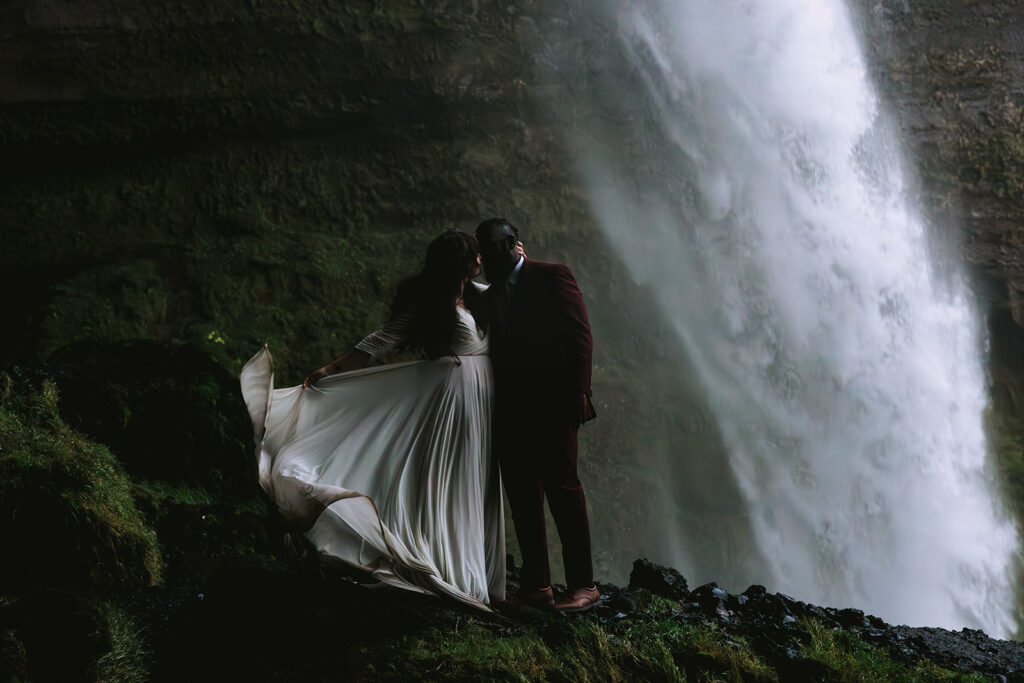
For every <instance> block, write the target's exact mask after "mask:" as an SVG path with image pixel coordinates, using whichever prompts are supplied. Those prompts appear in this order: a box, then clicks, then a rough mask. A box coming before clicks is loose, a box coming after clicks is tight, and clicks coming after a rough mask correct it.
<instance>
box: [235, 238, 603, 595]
mask: <svg viewBox="0 0 1024 683" xmlns="http://www.w3.org/2000/svg"><path fill="white" fill-rule="evenodd" d="M481 266H482V268H483V270H484V273H485V275H486V278H487V280H488V281H489V283H490V284H489V286H485V285H480V284H477V283H476V282H474V278H476V277H477V276H479V275H480V271H481ZM400 349H406V350H411V351H414V352H417V353H419V354H421V355H422V356H424V357H425V358H426V359H427V360H422V361H414V362H408V363H392V364H388V365H379V366H374V367H365V366H366V365H367V364H368V363H369V362H370V361H371V360H374V359H378V358H380V357H382V356H384V355H385V354H387V353H389V352H391V351H393V350H400ZM591 350H592V341H591V334H590V325H589V323H588V320H587V312H586V308H585V306H584V304H583V297H582V295H581V294H580V291H579V288H578V287H577V284H576V281H575V280H574V278H573V276H572V273H571V272H570V271H569V269H568V268H567V267H565V266H563V265H560V264H553V263H541V262H539V261H532V260H528V259H526V258H525V256H524V254H523V251H522V245H521V243H520V242H519V234H518V230H517V229H516V228H515V227H514V226H513V225H512V224H511V223H509V222H508V221H507V220H505V219H503V218H492V219H489V220H486V221H484V222H483V223H481V224H480V225H479V226H478V227H477V230H476V235H475V236H473V235H469V234H466V233H462V232H457V231H449V232H446V233H445V234H443V235H441V236H440V237H438V238H437V239H435V240H434V241H433V242H431V243H430V245H429V247H428V249H427V255H426V260H425V263H424V267H423V270H422V271H421V272H420V273H419V274H417V275H415V276H413V277H411V278H408V279H407V280H405V281H403V282H402V283H401V284H400V285H399V288H398V293H397V294H396V296H395V299H394V303H393V304H392V310H391V316H390V318H389V319H388V322H387V323H386V324H385V325H384V327H383V328H381V329H380V330H377V331H376V332H374V333H372V334H370V335H369V336H367V337H366V338H364V339H363V340H362V341H361V342H359V343H358V344H357V345H356V347H355V348H354V349H352V350H351V351H349V352H348V353H346V354H345V355H343V356H342V357H340V358H338V359H337V360H335V361H333V362H332V363H329V364H328V365H326V366H324V367H323V368H320V369H319V370H316V371H314V372H313V373H310V375H309V377H307V378H306V381H305V382H304V383H303V384H302V385H301V386H297V387H290V388H287V389H273V363H272V360H271V357H270V353H269V351H268V350H267V349H266V347H264V349H263V350H261V351H260V352H259V353H257V354H256V356H254V357H253V358H252V359H251V360H250V361H249V362H248V363H247V364H246V365H245V367H244V368H243V369H242V374H241V382H242V393H243V396H244V397H245V402H246V405H247V407H248V409H249V412H250V415H251V416H252V419H253V425H254V428H255V431H256V441H257V451H258V458H259V479H260V484H261V485H262V486H263V488H264V489H265V490H266V491H267V493H268V494H269V495H270V497H271V499H272V500H273V501H274V502H275V503H276V504H277V506H278V509H279V510H280V511H281V513H282V515H283V516H284V518H285V519H286V520H287V521H288V522H289V523H290V524H291V525H292V526H293V528H294V529H295V530H297V531H301V532H303V533H304V535H305V537H306V539H307V540H308V541H309V542H310V543H311V544H312V545H313V546H315V547H316V548H317V550H318V551H319V553H320V555H321V558H322V559H323V560H324V561H326V562H337V563H340V564H342V565H344V566H346V567H349V568H356V569H359V570H362V571H364V572H366V573H369V574H370V575H372V577H373V578H375V579H377V580H378V581H380V582H381V583H382V584H390V585H393V586H398V587H401V588H405V589H409V590H415V591H421V592H426V593H434V594H438V595H443V596H448V597H451V598H454V599H456V600H459V601H461V602H464V603H467V604H470V605H473V606H476V607H481V608H486V606H487V605H490V604H493V603H503V602H504V601H505V538H504V512H503V510H504V508H503V504H502V500H501V490H502V487H501V484H502V483H504V490H505V493H506V495H507V496H508V501H509V507H510V509H511V511H512V517H513V522H514V525H515V530H516V536H517V538H518V540H519V546H520V550H521V552H522V556H523V557H522V560H523V566H522V571H521V573H520V586H521V588H520V590H519V592H518V593H517V594H516V595H515V596H512V597H511V601H512V602H515V603H520V604H528V605H531V606H536V607H550V606H554V608H555V609H558V610H561V611H566V612H572V611H583V610H586V609H589V608H591V607H593V606H595V605H597V604H599V603H600V593H599V591H598V590H597V589H596V587H595V586H594V579H593V567H592V559H591V550H590V530H589V525H588V522H587V513H586V504H585V500H584V496H583V487H582V485H581V484H580V481H579V478H578V477H577V470H576V453H577V443H576V436H577V430H578V428H579V427H580V425H582V424H583V423H584V422H586V421H587V420H589V419H591V418H592V417H594V414H595V413H594V409H593V406H592V403H591V398H590V397H591V390H590V374H591ZM545 497H546V498H547V501H548V505H549V506H550V508H551V514H552V516H553V517H554V519H555V523H556V525H557V527H558V534H559V537H560V539H561V541H562V552H563V559H564V562H565V571H566V583H567V585H568V588H569V592H568V594H567V595H565V596H562V599H560V600H559V601H558V602H557V603H556V602H555V596H554V595H553V593H552V590H551V578H550V573H549V567H548V551H547V537H546V530H545V522H544V498H545Z"/></svg>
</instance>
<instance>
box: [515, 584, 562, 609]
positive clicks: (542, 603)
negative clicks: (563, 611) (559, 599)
mask: <svg viewBox="0 0 1024 683" xmlns="http://www.w3.org/2000/svg"><path fill="white" fill-rule="evenodd" d="M509 602H511V603H512V604H513V605H525V606H526V607H536V608H538V609H540V608H544V607H551V606H552V605H553V604H555V593H554V591H552V590H551V586H548V587H547V588H531V589H526V588H520V589H519V590H518V591H517V592H516V594H515V595H513V596H512V599H511V600H510V601H509Z"/></svg>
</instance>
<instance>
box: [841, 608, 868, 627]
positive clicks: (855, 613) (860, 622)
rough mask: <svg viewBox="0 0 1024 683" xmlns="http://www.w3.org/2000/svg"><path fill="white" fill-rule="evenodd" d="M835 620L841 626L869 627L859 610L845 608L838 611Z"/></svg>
mask: <svg viewBox="0 0 1024 683" xmlns="http://www.w3.org/2000/svg"><path fill="white" fill-rule="evenodd" d="M836 619H837V621H839V623H840V624H842V625H843V626H864V627H866V626H869V624H868V620H867V619H866V618H865V617H864V612H862V611H861V610H859V609H852V608H847V609H842V610H839V612H838V614H837V615H836Z"/></svg>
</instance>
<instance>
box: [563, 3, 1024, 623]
mask: <svg viewBox="0 0 1024 683" xmlns="http://www.w3.org/2000/svg"><path fill="white" fill-rule="evenodd" d="M589 11H597V10H596V9H592V10H589ZM605 11H606V14H604V15H603V18H602V19H601V21H603V22H604V25H605V26H606V27H609V26H610V27H611V28H610V29H609V33H610V34H614V38H615V40H616V41H617V43H616V44H617V46H618V47H617V48H616V49H615V50H611V51H610V53H605V54H599V53H598V52H597V51H595V52H593V53H591V54H590V55H589V56H585V57H584V58H583V62H585V63H584V64H583V65H582V66H581V65H579V64H577V65H576V66H575V67H572V68H576V69H578V70H579V77H578V79H577V80H578V84H577V86H576V87H575V90H574V93H575V95H574V97H575V98H576V101H575V102H573V107H574V108H575V110H576V111H577V112H578V125H576V127H575V137H574V139H573V141H572V142H573V144H574V145H575V147H574V148H575V149H576V151H577V154H578V157H579V158H580V159H581V164H580V172H581V173H582V174H583V177H584V179H585V181H586V184H587V186H588V191H589V195H590V197H592V202H593V208H594V213H595V215H596V216H597V217H598V219H599V221H600V223H601V227H602V230H603V232H604V234H605V236H606V238H607V240H608V241H609V243H610V245H611V246H612V248H613V249H614V250H615V251H616V252H617V253H618V254H619V255H620V256H621V258H622V259H623V260H624V261H625V262H626V264H627V265H628V267H629V269H630V271H631V272H632V274H633V275H634V277H635V278H636V279H637V280H638V281H640V282H647V283H650V284H651V285H652V286H653V288H654V291H655V292H656V296H657V298H658V304H659V307H660V309H661V310H662V312H663V314H664V316H665V317H666V319H667V320H668V321H670V324H671V325H672V326H673V328H674V331H675V333H676V335H677V336H678V340H679V343H680V345H681V346H682V348H683V350H684V352H685V354H686V356H687V357H688V358H689V359H690V361H691V362H692V365H693V366H694V368H695V369H696V371H697V374H698V376H699V383H700V385H701V389H702V391H703V392H704V393H705V395H706V396H705V400H706V402H707V404H708V405H709V406H710V409H711V411H712V413H713V416H714V420H715V422H716V423H717V427H718V429H719V430H720V431H721V434H722V438H723V440H724V442H725V450H726V452H727V454H728V456H727V457H728V459H729V465H730V466H731V469H732V472H733V473H734V475H735V478H736V480H737V483H738V486H739V490H740V491H741V493H742V496H743V498H744V500H745V504H746V506H747V507H748V509H749V515H750V523H751V525H752V527H753V532H754V536H755V538H756V542H757V545H758V550H759V551H760V553H761V555H762V556H763V558H765V561H766V562H767V567H763V566H756V567H754V566H751V567H750V574H751V575H750V576H749V577H748V580H749V581H750V582H757V583H764V584H766V585H768V587H769V589H770V590H778V591H782V592H786V593H789V594H792V595H794V596H795V597H797V598H799V599H803V600H807V601H811V602H816V603H819V604H825V605H833V606H839V607H845V606H854V607H859V608H862V609H864V610H866V611H868V612H871V613H874V614H877V615H879V616H881V617H883V618H884V619H886V620H887V621H892V622H897V623H909V624H912V625H933V626H945V627H954V628H959V627H962V626H971V627H981V628H984V629H985V630H986V631H987V632H988V633H989V634H990V635H994V636H1003V637H1005V636H1007V635H1008V634H1011V633H1012V632H1013V631H1014V630H1015V627H1016V625H1015V623H1014V616H1013V614H1014V612H1013V604H1014V598H1013V593H1012V588H1011V571H1012V570H1011V564H1012V561H1013V557H1014V555H1015V553H1016V552H1017V549H1018V547H1019V542H1018V538H1017V534H1016V531H1015V528H1014V526H1013V524H1012V523H1011V522H1010V521H1008V520H1007V519H1006V518H1005V517H1004V516H1003V515H1002V513H1001V512H1000V508H999V506H998V504H997V503H996V494H995V493H994V492H993V490H992V489H991V485H990V482H989V478H988V475H987V471H986V458H987V455H986V443H985V436H984V432H983V426H982V414H983V410H984V408H985V403H986V396H985V385H984V373H983V370H982V367H983V358H982V349H981V342H980V335H979V324H978V320H977V317H976V313H975V312H974V310H973V309H972V302H971V299H970V296H969V292H968V290H967V288H966V286H965V284H964V282H963V280H962V276H961V275H959V274H957V273H955V272H954V273H946V272H943V273H939V272H937V266H936V265H934V263H933V261H934V259H933V258H932V257H931V256H930V252H929V247H928V235H927V226H926V224H925V222H924V220H923V219H922V217H921V216H920V215H918V213H917V211H916V210H915V207H914V204H913V197H912V196H911V195H912V193H910V192H909V191H908V182H907V180H906V179H905V173H904V169H903V168H902V167H901V160H900V156H899V151H898V145H897V141H896V140H895V138H894V135H893V133H892V132H891V131H890V130H889V129H888V128H887V126H886V125H885V122H884V117H882V116H881V115H880V107H879V103H878V100H877V97H876V95H875V94H874V93H873V90H872V87H871V84H870V83H869V81H868V78H867V74H866V69H865V65H864V63H863V58H862V56H861V54H860V51H859V47H858V45H857V38H856V34H855V32H854V31H853V29H852V27H851V24H850V21H849V18H848V16H847V13H846V10H845V8H844V7H843V6H842V5H841V4H840V3H839V2H838V1H837V0H814V1H804V0H799V1H798V0H760V1H752V0H751V1H739V0H687V2H675V1H673V0H662V1H661V2H655V1H650V2H646V1H645V2H634V3H621V4H620V6H618V7H615V8H608V9H607V10H605ZM610 54H611V55H617V56H618V58H620V62H619V63H616V64H614V65H613V64H610V63H609V62H608V60H609V59H612V58H613V57H610V56H609V55H610ZM587 60H590V62H589V63H586V62H587ZM602 60H603V63H602ZM566 68H567V69H569V68H570V67H566ZM615 70H617V72H618V73H619V74H620V75H621V74H624V76H622V77H621V78H620V79H619V80H618V81H616V82H612V81H611V80H610V79H611V76H606V75H604V74H606V73H609V74H610V73H611V71H615ZM625 82H628V83H629V85H628V87H624V86H622V83H625ZM685 542H686V539H683V544H684V545H685ZM736 560H737V562H738V563H742V561H743V558H736ZM699 561H700V559H699V558H694V557H687V558H685V559H680V563H681V568H683V569H684V571H685V570H686V569H687V567H688V566H692V564H693V563H694V562H698V563H699ZM765 571H767V575H764V572H765ZM743 587H744V586H730V587H729V588H731V589H732V588H740V589H742V588H743Z"/></svg>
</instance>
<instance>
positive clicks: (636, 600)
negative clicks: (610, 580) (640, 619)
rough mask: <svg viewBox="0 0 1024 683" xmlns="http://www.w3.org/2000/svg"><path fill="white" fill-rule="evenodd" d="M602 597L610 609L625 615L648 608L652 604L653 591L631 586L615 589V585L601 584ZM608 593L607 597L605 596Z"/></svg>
mask: <svg viewBox="0 0 1024 683" xmlns="http://www.w3.org/2000/svg"><path fill="white" fill-rule="evenodd" d="M599 587H600V588H601V595H602V599H603V600H604V602H605V604H606V605H607V606H608V609H610V610H614V611H616V612H621V613H623V614H624V615H625V614H630V613H636V612H642V611H643V610H645V609H647V608H648V607H649V606H650V604H651V597H652V593H651V591H649V590H647V589H646V588H637V587H633V586H630V587H628V588H623V589H621V590H618V589H615V588H614V587H613V586H612V587H609V586H605V585H604V584H601V585H600V586H599ZM606 595H607V598H605V597H604V596H606Z"/></svg>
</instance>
